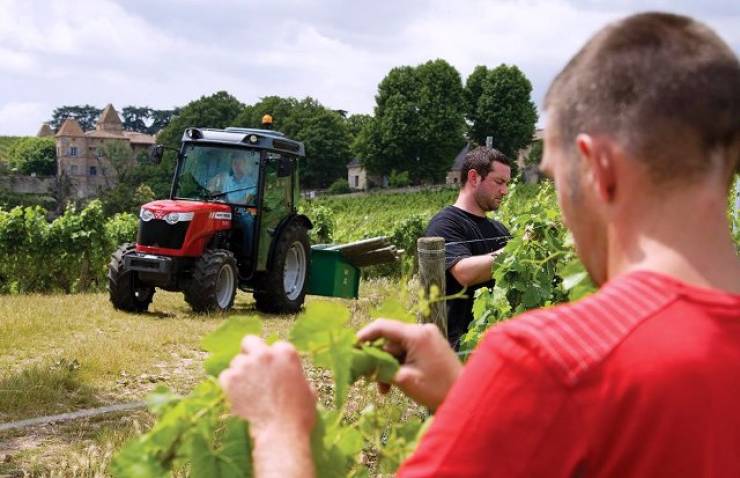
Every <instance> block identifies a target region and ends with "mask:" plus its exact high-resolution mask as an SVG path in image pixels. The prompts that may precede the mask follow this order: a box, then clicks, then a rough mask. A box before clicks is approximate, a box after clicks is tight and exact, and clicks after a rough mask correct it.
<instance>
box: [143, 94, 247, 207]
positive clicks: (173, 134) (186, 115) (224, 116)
mask: <svg viewBox="0 0 740 478" xmlns="http://www.w3.org/2000/svg"><path fill="white" fill-rule="evenodd" d="M243 111H244V105H243V104H242V103H241V102H240V101H239V100H237V99H236V98H234V97H233V96H231V95H230V94H229V93H227V92H225V91H219V92H217V93H214V94H212V95H210V96H201V97H200V98H199V99H197V100H195V101H191V102H190V103H188V104H187V105H185V106H184V107H183V108H182V109H181V110H180V111H179V113H178V114H177V116H173V117H172V119H171V120H170V122H169V124H168V125H167V126H166V127H165V128H164V129H163V130H162V131H161V132H160V133H159V135H158V136H157V142H158V143H161V144H164V145H166V146H169V147H171V148H179V146H180V139H181V138H182V134H183V132H184V131H185V129H187V128H189V127H194V126H195V127H202V128H225V127H227V126H232V125H234V123H235V121H234V120H235V119H236V118H237V117H238V116H239V115H240V114H241V113H242V112H243ZM140 169H141V170H140V171H139V173H141V174H144V175H145V176H146V177H145V179H144V181H145V182H146V184H148V185H149V186H150V187H151V188H152V190H153V191H154V193H155V195H156V196H157V197H165V196H167V194H169V191H170V185H171V181H172V174H173V172H174V169H175V153H173V152H172V151H167V152H166V153H165V154H164V157H163V158H162V162H161V163H160V164H159V165H142V167H141V168H140Z"/></svg>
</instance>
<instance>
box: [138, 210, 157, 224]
mask: <svg viewBox="0 0 740 478" xmlns="http://www.w3.org/2000/svg"><path fill="white" fill-rule="evenodd" d="M139 217H140V218H141V220H142V221H144V222H149V221H151V220H152V219H154V213H153V212H152V211H150V210H149V209H144V208H141V211H139Z"/></svg>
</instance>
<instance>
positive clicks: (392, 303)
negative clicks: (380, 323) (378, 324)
mask: <svg viewBox="0 0 740 478" xmlns="http://www.w3.org/2000/svg"><path fill="white" fill-rule="evenodd" d="M370 318H372V319H379V318H385V319H394V320H398V321H401V322H406V323H409V324H413V323H415V322H416V316H415V315H414V314H412V313H411V311H410V310H409V309H408V308H407V307H404V306H403V305H402V304H401V301H400V300H398V299H395V298H390V299H386V300H384V301H383V302H382V303H381V304H380V306H378V307H377V308H375V310H373V311H372V312H370Z"/></svg>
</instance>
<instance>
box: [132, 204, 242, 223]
mask: <svg viewBox="0 0 740 478" xmlns="http://www.w3.org/2000/svg"><path fill="white" fill-rule="evenodd" d="M211 213H214V214H213V215H212V216H211V217H212V218H215V219H226V220H230V219H231V208H230V207H229V206H228V205H226V204H219V203H212V202H200V201H183V200H172V199H165V200H161V201H152V202H149V203H146V204H144V205H143V206H141V211H140V212H139V217H140V218H141V219H142V220H143V221H147V220H151V219H163V220H167V218H168V217H169V219H170V221H172V222H178V220H179V221H191V220H193V218H194V217H195V216H200V215H201V214H207V215H210V214H211ZM215 213H220V214H218V215H216V214H215ZM175 219H177V220H175Z"/></svg>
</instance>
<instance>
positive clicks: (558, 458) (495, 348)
mask: <svg viewBox="0 0 740 478" xmlns="http://www.w3.org/2000/svg"><path fill="white" fill-rule="evenodd" d="M574 413H575V410H574V407H573V405H572V403H570V401H569V399H568V393H567V389H566V388H565V387H564V385H563V384H561V383H560V382H559V381H558V380H557V379H556V377H555V376H554V375H553V374H552V373H551V371H550V370H549V369H548V368H547V367H546V366H544V365H543V364H542V363H541V361H540V359H539V358H538V357H537V356H536V354H534V353H532V351H531V350H529V349H528V348H527V347H526V346H525V344H520V343H518V342H516V341H515V340H513V339H512V338H510V337H508V336H507V335H506V334H505V332H501V331H500V330H497V329H492V330H491V331H490V332H489V333H488V334H487V335H486V337H485V338H484V339H483V341H482V343H481V344H480V346H479V347H478V348H477V349H476V351H475V353H474V354H473V356H472V357H471V358H470V360H469V361H468V363H467V364H466V366H465V369H464V371H463V373H462V374H461V376H460V378H459V380H458V382H457V383H456V384H455V386H454V387H453V389H452V390H451V391H450V394H449V395H448V396H447V398H446V399H445V401H444V403H443V404H442V406H441V407H440V408H439V410H437V413H436V414H435V416H434V420H433V422H432V425H431V426H430V428H429V430H428V431H427V433H426V434H425V435H424V437H423V438H422V440H421V442H420V444H419V447H418V448H417V450H416V452H415V453H414V454H413V455H412V456H411V457H410V458H409V459H408V460H407V461H406V462H405V463H404V464H403V466H402V467H401V469H400V470H399V471H398V476H400V477H403V478H408V477H421V476H434V477H453V476H461V477H462V476H465V477H471V476H501V477H516V476H543V475H542V473H544V475H546V476H571V475H572V473H573V472H574V471H575V469H576V467H577V465H578V456H582V455H580V452H579V450H578V449H579V448H580V447H579V446H578V444H577V443H576V442H577V439H576V436H577V435H578V425H577V424H576V423H575V420H576V419H575V415H574Z"/></svg>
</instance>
